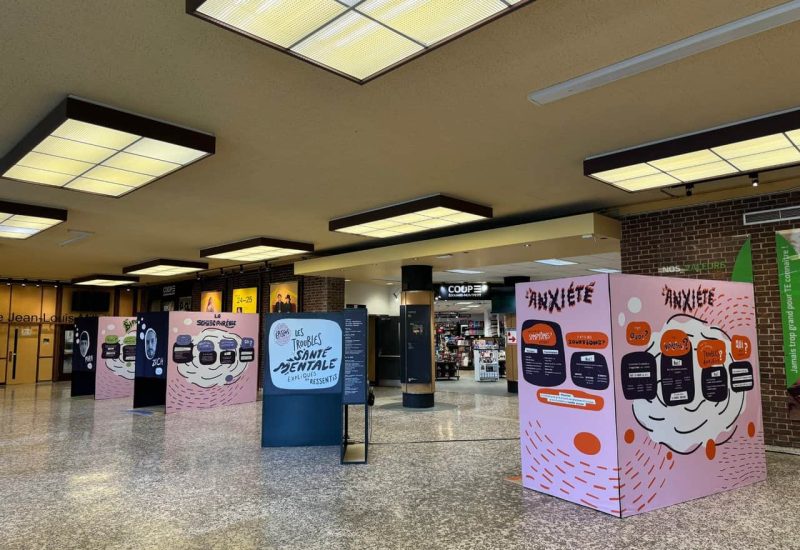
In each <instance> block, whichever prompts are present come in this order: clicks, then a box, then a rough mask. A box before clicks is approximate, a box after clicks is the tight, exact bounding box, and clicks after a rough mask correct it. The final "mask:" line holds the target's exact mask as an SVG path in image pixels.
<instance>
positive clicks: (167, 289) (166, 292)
mask: <svg viewBox="0 0 800 550" xmlns="http://www.w3.org/2000/svg"><path fill="white" fill-rule="evenodd" d="M161 296H163V297H167V296H175V285H166V286H162V287H161Z"/></svg>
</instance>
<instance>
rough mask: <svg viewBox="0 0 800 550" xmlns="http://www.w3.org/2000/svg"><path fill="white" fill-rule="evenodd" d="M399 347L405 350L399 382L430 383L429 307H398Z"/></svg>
mask: <svg viewBox="0 0 800 550" xmlns="http://www.w3.org/2000/svg"><path fill="white" fill-rule="evenodd" d="M400 322H401V327H400V345H401V346H402V347H403V349H404V350H405V365H401V372H400V377H401V382H404V383H408V384H426V383H430V381H431V370H432V365H431V351H432V345H433V343H432V340H431V306H428V305H422V306H416V305H413V306H412V305H408V306H400Z"/></svg>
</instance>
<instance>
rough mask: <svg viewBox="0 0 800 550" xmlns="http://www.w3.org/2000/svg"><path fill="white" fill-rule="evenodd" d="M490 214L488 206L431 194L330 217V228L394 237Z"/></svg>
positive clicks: (345, 231)
mask: <svg viewBox="0 0 800 550" xmlns="http://www.w3.org/2000/svg"><path fill="white" fill-rule="evenodd" d="M491 217H492V209H491V208H489V207H488V206H483V205H480V204H475V203H472V202H467V201H464V200H461V199H455V198H453V197H448V196H446V195H431V196H428V197H423V198H420V199H414V200H412V201H408V202H403V203H400V204H394V205H391V206H385V207H382V208H377V209H375V210H369V211H367V212H361V213H359V214H353V215H350V216H344V217H341V218H336V219H333V220H331V221H330V222H329V224H328V227H329V229H330V230H331V231H338V232H340V233H351V234H354V235H363V236H366V237H377V238H385V237H398V236H400V235H408V234H409V233H418V232H420V231H427V230H429V229H437V228H442V227H449V226H453V225H458V224H462V223H469V222H474V221H478V220H482V219H486V218H491Z"/></svg>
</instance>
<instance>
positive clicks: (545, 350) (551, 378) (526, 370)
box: [522, 320, 567, 388]
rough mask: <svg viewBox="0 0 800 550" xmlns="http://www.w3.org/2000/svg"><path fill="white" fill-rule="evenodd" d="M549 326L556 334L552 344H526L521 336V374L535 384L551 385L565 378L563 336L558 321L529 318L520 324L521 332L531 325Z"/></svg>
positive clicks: (563, 380) (565, 365) (561, 381)
mask: <svg viewBox="0 0 800 550" xmlns="http://www.w3.org/2000/svg"><path fill="white" fill-rule="evenodd" d="M537 324H542V325H546V326H548V327H550V328H551V329H552V330H553V332H554V333H555V335H556V343H555V345H554V346H546V345H541V344H528V343H526V342H525V338H524V337H523V338H522V376H523V377H524V378H525V381H526V382H528V383H530V384H533V385H535V386H543V387H548V388H550V387H553V386H558V385H560V384H563V383H564V382H565V381H566V379H567V361H566V356H565V354H564V338H563V337H562V335H561V327H560V326H559V325H558V323H552V322H550V321H536V320H529V321H525V322H524V323H523V324H522V333H523V335H524V333H525V330H526V329H528V328H530V327H532V326H533V325H537Z"/></svg>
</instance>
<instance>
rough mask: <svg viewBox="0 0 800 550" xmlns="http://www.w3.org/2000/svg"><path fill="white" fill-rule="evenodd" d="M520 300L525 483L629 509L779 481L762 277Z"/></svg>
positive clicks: (572, 285)
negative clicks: (761, 316) (766, 383)
mask: <svg viewBox="0 0 800 550" xmlns="http://www.w3.org/2000/svg"><path fill="white" fill-rule="evenodd" d="M590 289H591V290H590ZM516 298H517V320H518V325H517V330H518V333H519V335H520V337H519V339H520V346H519V351H518V353H519V369H520V380H519V402H520V438H521V439H520V441H521V450H522V479H523V484H524V486H525V487H528V488H530V489H535V490H537V491H540V492H545V493H547V494H551V495H554V496H558V497H560V498H564V499H566V500H569V501H572V502H575V503H578V504H581V505H583V506H588V507H591V508H594V509H596V510H600V511H603V512H606V513H610V514H613V515H616V516H620V517H624V516H630V515H634V514H638V513H642V512H646V511H649V510H653V509H656V508H660V507H663V506H669V505H671V504H675V503H678V502H684V501H687V500H692V499H695V498H698V497H702V496H706V495H710V494H713V493H716V492H720V491H725V490H730V489H735V488H737V487H742V486H744V485H748V484H750V483H754V482H757V481H762V480H764V479H766V460H765V455H764V437H763V429H762V422H761V393H760V387H759V370H758V350H757V348H756V317H755V308H754V303H753V288H752V285H750V284H744V283H731V282H724V281H699V280H692V279H673V278H662V277H641V276H634V275H612V276H610V277H609V276H607V275H603V276H597V277H579V278H574V279H560V280H556V281H546V282H535V283H524V284H519V285H517V295H516ZM608 381H610V385H609V384H607V383H606V382H608Z"/></svg>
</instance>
